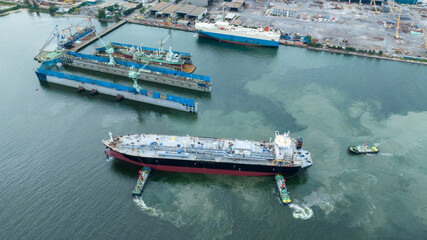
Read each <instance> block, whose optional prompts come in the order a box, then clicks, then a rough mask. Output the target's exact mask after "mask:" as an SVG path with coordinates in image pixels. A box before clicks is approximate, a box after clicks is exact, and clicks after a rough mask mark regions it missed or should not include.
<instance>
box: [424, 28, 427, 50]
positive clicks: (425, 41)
mask: <svg viewBox="0 0 427 240" xmlns="http://www.w3.org/2000/svg"><path fill="white" fill-rule="evenodd" d="M423 34H424V49H425V50H427V32H426V30H425V29H423Z"/></svg>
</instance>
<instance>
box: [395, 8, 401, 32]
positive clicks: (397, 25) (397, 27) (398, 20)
mask: <svg viewBox="0 0 427 240" xmlns="http://www.w3.org/2000/svg"><path fill="white" fill-rule="evenodd" d="M401 13H402V8H399V16H398V17H397V24H396V36H395V38H396V39H399V24H400V14H401Z"/></svg>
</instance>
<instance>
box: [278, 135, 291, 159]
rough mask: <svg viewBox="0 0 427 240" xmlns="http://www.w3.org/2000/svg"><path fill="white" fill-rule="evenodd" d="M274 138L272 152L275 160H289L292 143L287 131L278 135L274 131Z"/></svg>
mask: <svg viewBox="0 0 427 240" xmlns="http://www.w3.org/2000/svg"><path fill="white" fill-rule="evenodd" d="M275 135H276V137H275V139H274V152H275V154H276V161H278V162H282V161H291V160H292V157H293V152H294V150H293V146H292V145H293V144H292V138H291V137H290V136H289V132H287V133H284V134H283V135H280V133H279V132H278V131H276V132H275Z"/></svg>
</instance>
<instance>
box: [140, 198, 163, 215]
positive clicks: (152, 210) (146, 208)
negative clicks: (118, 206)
mask: <svg viewBox="0 0 427 240" xmlns="http://www.w3.org/2000/svg"><path fill="white" fill-rule="evenodd" d="M133 201H134V202H135V203H136V205H138V207H140V208H141V209H142V210H143V211H145V212H147V213H148V214H150V215H151V216H156V217H162V216H163V213H162V212H161V211H159V210H157V209H155V208H153V207H149V206H147V205H146V204H145V202H144V200H142V197H135V198H134V199H133Z"/></svg>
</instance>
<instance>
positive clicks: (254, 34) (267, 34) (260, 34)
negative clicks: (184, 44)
mask: <svg viewBox="0 0 427 240" xmlns="http://www.w3.org/2000/svg"><path fill="white" fill-rule="evenodd" d="M195 28H196V30H197V31H202V32H209V33H217V34H226V35H232V36H237V37H245V38H255V39H261V40H267V41H275V42H279V40H280V35H281V34H280V32H279V31H272V30H267V31H266V29H262V28H256V29H253V28H245V27H235V26H232V25H230V24H229V23H228V22H223V21H217V22H215V23H203V22H198V23H196V25H195Z"/></svg>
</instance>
